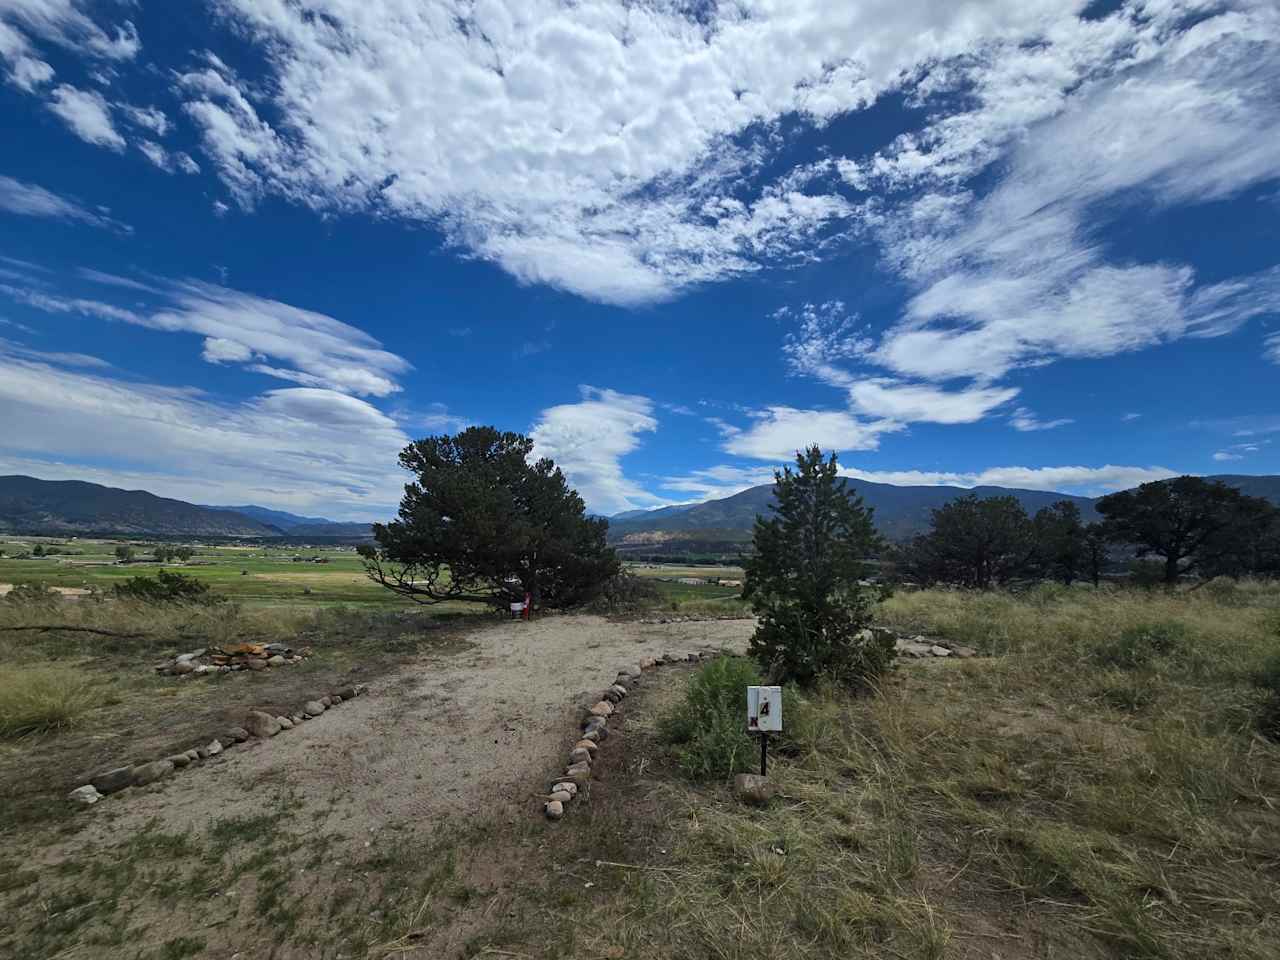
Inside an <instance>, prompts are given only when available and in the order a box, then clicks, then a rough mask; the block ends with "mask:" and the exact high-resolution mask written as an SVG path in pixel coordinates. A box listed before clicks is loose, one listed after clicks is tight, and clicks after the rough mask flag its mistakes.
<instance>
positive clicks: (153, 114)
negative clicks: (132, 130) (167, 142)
mask: <svg viewBox="0 0 1280 960" xmlns="http://www.w3.org/2000/svg"><path fill="white" fill-rule="evenodd" d="M117 109H119V110H120V112H121V113H123V114H124V115H125V116H126V117H128V118H129V120H130V121H131V122H132V123H133V124H135V125H136V126H139V127H142V128H143V129H144V130H149V131H151V132H152V133H154V134H155V135H156V136H157V137H163V136H164V135H165V134H166V133H168V132H169V118H168V117H167V116H165V112H164V111H163V110H161V109H160V108H159V107H135V106H132V105H130V104H118V105H117Z"/></svg>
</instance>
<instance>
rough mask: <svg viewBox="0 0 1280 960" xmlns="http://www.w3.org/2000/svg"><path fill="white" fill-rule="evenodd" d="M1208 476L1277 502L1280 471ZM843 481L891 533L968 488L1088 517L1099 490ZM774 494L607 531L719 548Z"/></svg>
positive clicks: (638, 515) (621, 542)
mask: <svg viewBox="0 0 1280 960" xmlns="http://www.w3.org/2000/svg"><path fill="white" fill-rule="evenodd" d="M1206 479H1208V480H1220V481H1222V482H1223V483H1225V484H1227V485H1228V486H1233V487H1236V488H1237V489H1239V490H1240V491H1241V492H1243V493H1246V494H1248V495H1249V496H1255V497H1265V498H1266V499H1268V500H1270V501H1271V502H1272V503H1275V504H1277V505H1278V506H1280V476H1243V475H1228V474H1223V475H1220V476H1214V477H1207V478H1206ZM845 484H846V485H847V486H848V488H849V489H851V490H853V491H854V492H855V493H857V494H858V495H859V496H860V497H862V500H863V502H864V503H865V504H866V505H867V506H868V507H872V508H873V509H874V510H875V522H876V527H877V528H878V529H879V530H880V532H881V533H882V534H883V535H884V536H886V537H888V538H889V539H891V540H905V539H907V538H909V537H912V536H915V535H916V534H918V533H923V532H924V531H926V530H927V529H928V528H929V520H930V516H931V513H932V511H933V510H935V509H936V508H938V507H941V506H943V505H944V504H946V503H949V502H950V501H951V500H954V499H955V498H957V497H963V496H968V495H970V494H972V495H974V496H977V497H980V498H983V499H985V498H987V497H1004V496H1012V497H1016V498H1017V500H1018V502H1019V503H1021V504H1022V506H1023V509H1025V510H1026V511H1027V513H1029V514H1034V513H1035V512H1036V511H1037V510H1040V509H1041V508H1042V507H1047V506H1049V505H1050V504H1051V503H1056V502H1057V501H1059V500H1070V501H1071V502H1072V503H1074V504H1076V505H1077V506H1078V507H1079V508H1080V515H1081V517H1082V518H1083V519H1084V520H1085V521H1086V522H1088V521H1091V520H1096V519H1098V512H1097V509H1096V506H1095V505H1096V503H1097V500H1096V498H1093V497H1080V496H1074V495H1072V494H1066V493H1054V492H1052V491H1045V490H1019V489H1015V488H1008V487H990V486H988V487H944V486H937V487H935V486H895V485H893V484H888V483H872V482H870V481H868V480H855V479H846V480H845ZM773 502H774V501H773V484H763V485H761V486H758V487H751V488H750V489H748V490H743V491H742V492H741V493H735V494H734V495H733V496H731V497H725V498H723V499H721V500H708V501H706V502H705V503H698V504H683V505H680V506H676V507H663V508H661V509H658V510H650V511H643V512H642V511H635V510H632V511H628V512H627V513H623V514H618V515H616V516H614V517H613V518H611V519H610V521H609V539H610V541H611V542H612V543H613V544H614V545H615V546H616V547H618V548H619V549H620V550H622V551H623V552H626V553H648V552H652V553H704V552H711V553H713V552H717V547H716V545H717V544H718V545H720V547H722V548H723V547H728V546H729V545H732V544H739V543H744V542H746V541H748V540H750V539H751V530H752V526H753V525H754V523H755V518H756V517H757V516H758V515H767V514H768V512H769V509H770V507H771V506H772V505H773Z"/></svg>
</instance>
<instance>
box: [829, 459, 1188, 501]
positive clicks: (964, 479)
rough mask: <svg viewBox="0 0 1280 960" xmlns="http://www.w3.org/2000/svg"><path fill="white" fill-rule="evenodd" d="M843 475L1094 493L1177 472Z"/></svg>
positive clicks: (1109, 469) (1116, 469)
mask: <svg viewBox="0 0 1280 960" xmlns="http://www.w3.org/2000/svg"><path fill="white" fill-rule="evenodd" d="M840 473H841V474H842V475H843V476H846V477H854V478H856V479H859V480H870V481H872V482H873V483H892V484H896V485H899V486H913V485H920V486H930V487H936V486H953V487H966V488H967V487H982V486H996V487H1012V488H1015V489H1020V490H1054V491H1061V492H1063V493H1078V494H1081V495H1082V496H1097V495H1099V494H1103V493H1107V492H1110V491H1112V490H1127V489H1129V488H1131V487H1136V486H1137V485H1138V484H1141V483H1150V482H1152V481H1154V480H1164V479H1167V478H1168V477H1175V476H1178V474H1179V471H1177V470H1170V469H1168V468H1167V467H1156V466H1151V467H1127V466H1114V465H1112V464H1107V465H1106V466H1102V467H988V468H987V469H985V470H980V471H977V472H964V471H958V472H946V471H927V470H859V469H857V468H854V467H841V468H840Z"/></svg>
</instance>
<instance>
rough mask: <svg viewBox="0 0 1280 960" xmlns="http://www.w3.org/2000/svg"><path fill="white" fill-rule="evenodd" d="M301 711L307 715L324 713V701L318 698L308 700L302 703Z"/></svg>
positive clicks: (312, 715)
mask: <svg viewBox="0 0 1280 960" xmlns="http://www.w3.org/2000/svg"><path fill="white" fill-rule="evenodd" d="M302 712H303V713H305V714H306V715H307V716H308V717H318V716H320V714H322V713H324V703H323V702H322V701H320V700H308V701H307V702H306V703H304V704H303V705H302Z"/></svg>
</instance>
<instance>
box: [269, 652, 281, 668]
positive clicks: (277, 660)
mask: <svg viewBox="0 0 1280 960" xmlns="http://www.w3.org/2000/svg"><path fill="white" fill-rule="evenodd" d="M267 666H269V667H283V666H284V657H282V656H281V655H280V654H278V653H277V654H276V655H275V656H272V657H267Z"/></svg>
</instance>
